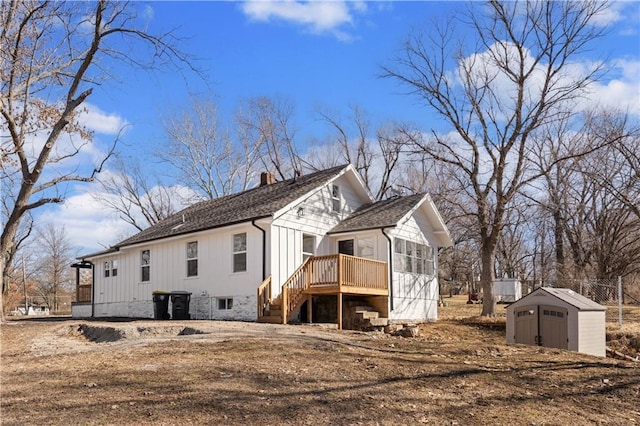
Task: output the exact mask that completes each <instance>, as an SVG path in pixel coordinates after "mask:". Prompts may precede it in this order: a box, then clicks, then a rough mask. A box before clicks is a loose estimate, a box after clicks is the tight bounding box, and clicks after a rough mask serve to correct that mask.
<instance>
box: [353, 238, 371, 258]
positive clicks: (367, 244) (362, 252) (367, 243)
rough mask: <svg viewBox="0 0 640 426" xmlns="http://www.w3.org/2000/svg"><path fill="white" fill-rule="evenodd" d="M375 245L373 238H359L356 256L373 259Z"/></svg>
mask: <svg viewBox="0 0 640 426" xmlns="http://www.w3.org/2000/svg"><path fill="white" fill-rule="evenodd" d="M373 245H374V239H373V238H363V239H358V240H357V249H356V256H358V257H364V258H365V259H373V258H374V253H373Z"/></svg>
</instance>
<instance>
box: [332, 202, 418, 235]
mask: <svg viewBox="0 0 640 426" xmlns="http://www.w3.org/2000/svg"><path fill="white" fill-rule="evenodd" d="M424 196H425V194H414V195H408V196H405V197H393V198H389V199H387V200H382V201H376V202H373V203H368V204H365V205H363V206H361V207H360V208H358V209H357V210H356V211H354V212H353V213H352V214H351V215H350V216H349V217H347V218H346V219H345V220H343V221H342V222H340V223H339V224H338V225H336V226H335V227H334V228H333V229H331V230H330V231H329V232H328V233H329V234H339V233H344V232H354V231H364V230H367V229H378V228H387V227H392V226H396V225H397V224H398V222H399V221H400V219H402V218H403V217H404V216H405V215H406V214H407V213H409V212H410V211H411V209H413V208H414V207H416V205H417V204H418V203H419V202H420V200H422V199H423V198H424Z"/></svg>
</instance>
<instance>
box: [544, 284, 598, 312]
mask: <svg viewBox="0 0 640 426" xmlns="http://www.w3.org/2000/svg"><path fill="white" fill-rule="evenodd" d="M541 290H544V291H546V292H547V293H549V294H551V295H553V296H555V297H557V298H558V299H560V300H563V301H565V302H567V303H568V304H570V305H572V306H575V307H576V308H578V309H579V310H581V311H606V310H607V308H605V307H604V306H602V305H600V304H599V303H596V302H594V301H593V300H591V299H588V298H586V297H584V296H582V295H580V294H578V293H576V292H575V291H573V290H570V289H568V288H552V287H542V288H541Z"/></svg>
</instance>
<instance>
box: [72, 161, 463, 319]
mask: <svg viewBox="0 0 640 426" xmlns="http://www.w3.org/2000/svg"><path fill="white" fill-rule="evenodd" d="M449 245H451V239H450V236H449V232H448V230H447V227H446V226H445V223H444V222H443V220H442V218H441V216H440V214H439V213H438V211H437V209H436V207H435V205H434V204H433V202H432V200H431V198H430V197H429V196H428V195H426V194H416V195H410V196H403V197H394V198H390V199H388V200H384V201H377V202H376V201H374V200H373V197H372V195H371V193H370V191H369V190H368V188H367V187H366V185H365V184H364V182H363V180H362V178H361V177H360V175H359V174H358V173H357V171H356V170H355V168H354V167H353V166H352V165H345V166H339V167H334V168H330V169H327V170H323V171H319V172H316V173H312V174H308V175H305V176H299V177H297V178H295V179H289V180H285V181H281V182H276V181H275V179H274V178H273V175H271V174H267V173H263V174H262V176H261V184H260V186H258V187H256V188H254V189H251V190H248V191H244V192H241V193H238V194H234V195H229V196H225V197H222V198H218V199H215V200H210V201H203V202H200V203H197V204H194V205H192V206H190V207H188V208H186V209H184V210H183V211H181V212H179V213H177V214H174V215H172V216H171V217H169V218H167V219H165V220H163V221H161V222H159V223H157V224H156V225H154V226H151V227H150V228H148V229H146V230H144V231H142V232H140V233H138V234H136V235H134V236H132V237H131V238H128V239H126V240H124V241H122V242H121V243H119V244H116V245H115V246H113V247H112V248H110V249H109V250H106V251H103V252H100V253H95V254H92V255H87V256H84V257H82V258H81V259H79V260H80V261H79V262H78V263H77V264H76V265H75V266H79V267H82V268H87V267H91V268H93V283H92V284H91V285H90V286H87V285H86V284H84V286H79V289H78V296H79V297H78V301H79V302H77V303H75V304H74V306H73V315H74V316H75V317H83V316H95V317H112V316H123V317H140V318H150V317H153V303H152V292H153V291H154V290H164V291H188V292H190V293H192V297H191V302H190V307H189V310H190V316H191V318H199V319H234V320H253V321H255V320H259V321H270V322H282V323H286V322H289V321H293V320H301V321H311V322H319V321H322V322H325V321H331V322H337V323H338V324H339V325H340V326H342V324H343V323H344V321H343V317H342V315H343V313H345V312H346V311H347V308H348V307H349V306H351V307H353V309H355V310H356V311H357V310H358V309H359V308H358V307H363V306H369V307H372V308H373V309H374V310H375V311H377V312H378V313H379V315H380V316H382V317H385V318H388V319H389V320H391V321H424V320H432V319H436V318H437V306H438V279H437V265H438V258H437V254H438V249H439V248H440V247H445V246H449ZM81 291H82V294H83V295H84V296H83V297H80V293H81Z"/></svg>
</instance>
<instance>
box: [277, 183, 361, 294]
mask: <svg viewBox="0 0 640 426" xmlns="http://www.w3.org/2000/svg"><path fill="white" fill-rule="evenodd" d="M334 184H335V185H338V186H339V187H340V195H341V207H342V210H341V211H340V212H338V213H336V212H334V211H333V207H332V198H331V189H332V185H334ZM368 201H369V200H368V199H363V198H362V197H361V196H360V195H358V192H356V191H355V190H354V189H353V187H352V185H351V182H350V181H349V179H348V178H347V177H346V176H341V177H339V178H338V179H336V180H335V181H334V183H332V184H328V185H324V186H322V187H321V188H319V189H318V190H317V191H315V192H313V193H311V194H309V196H308V197H306V198H305V199H303V200H302V201H301V202H300V203H299V204H295V205H292V206H290V208H289V209H288V210H287V211H284V212H281V213H280V215H279V216H277V217H276V218H275V219H274V221H273V224H272V235H273V238H272V239H271V244H270V248H271V250H270V251H271V253H272V258H271V261H270V262H271V264H270V265H271V268H270V270H271V276H272V280H273V287H272V288H273V291H274V293H273V296H275V295H277V294H279V293H280V287H281V286H282V284H284V282H285V281H286V280H287V279H288V278H289V277H290V276H291V274H293V273H294V272H295V270H296V269H297V268H298V267H299V266H300V265H301V264H302V235H303V234H309V235H315V236H316V244H317V247H316V255H324V254H334V253H337V252H338V250H337V245H336V244H337V243H335V240H334V239H332V238H329V237H327V236H326V234H327V232H329V231H330V230H331V229H332V228H333V227H335V226H336V225H337V224H338V223H340V221H341V220H343V219H344V218H346V217H347V216H349V215H350V214H351V213H352V212H353V211H354V210H356V209H357V208H358V207H360V206H361V205H362V204H364V203H365V202H368ZM300 209H302V210H300ZM299 211H300V213H299Z"/></svg>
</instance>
